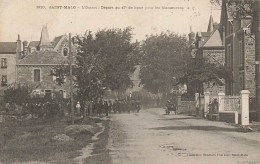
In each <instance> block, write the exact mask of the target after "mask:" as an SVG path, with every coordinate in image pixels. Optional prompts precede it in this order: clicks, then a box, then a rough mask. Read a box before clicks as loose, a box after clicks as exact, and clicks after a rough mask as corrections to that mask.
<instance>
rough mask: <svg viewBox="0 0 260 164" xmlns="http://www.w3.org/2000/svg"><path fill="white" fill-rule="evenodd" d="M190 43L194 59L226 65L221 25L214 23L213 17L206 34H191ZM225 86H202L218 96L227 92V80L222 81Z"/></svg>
mask: <svg viewBox="0 0 260 164" xmlns="http://www.w3.org/2000/svg"><path fill="white" fill-rule="evenodd" d="M189 42H190V45H191V56H192V58H194V59H195V58H201V57H203V58H205V59H207V61H208V62H210V63H214V64H216V65H224V63H225V49H224V45H223V41H222V39H221V34H220V30H219V25H218V24H216V23H214V21H213V17H212V15H211V16H210V19H209V24H208V29H207V31H206V32H197V33H196V34H195V33H193V32H192V30H191V32H190V34H189ZM220 80H221V81H222V83H223V85H217V84H214V83H213V82H209V83H204V84H202V85H203V86H202V89H203V92H211V94H214V95H216V94H218V93H219V92H225V80H224V79H220Z"/></svg>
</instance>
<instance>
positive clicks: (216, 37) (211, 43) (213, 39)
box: [203, 30, 223, 47]
mask: <svg viewBox="0 0 260 164" xmlns="http://www.w3.org/2000/svg"><path fill="white" fill-rule="evenodd" d="M222 46H223V45H222V40H221V37H220V33H219V30H215V31H214V32H213V33H212V35H211V36H210V38H209V39H208V40H207V41H206V42H205V44H204V45H203V47H222Z"/></svg>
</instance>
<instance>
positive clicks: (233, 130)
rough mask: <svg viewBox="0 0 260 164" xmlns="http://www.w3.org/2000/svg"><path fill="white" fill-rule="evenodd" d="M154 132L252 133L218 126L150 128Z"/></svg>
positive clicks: (241, 129)
mask: <svg viewBox="0 0 260 164" xmlns="http://www.w3.org/2000/svg"><path fill="white" fill-rule="evenodd" d="M150 129H154V130H202V131H223V132H243V133H246V132H250V131H248V130H247V129H243V128H223V127H217V126H168V127H158V128H150Z"/></svg>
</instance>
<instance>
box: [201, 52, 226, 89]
mask: <svg viewBox="0 0 260 164" xmlns="http://www.w3.org/2000/svg"><path fill="white" fill-rule="evenodd" d="M203 57H204V58H207V59H208V60H209V61H210V62H211V63H214V64H221V65H224V63H225V50H224V49H222V50H214V49H211V50H203ZM222 81H223V85H214V83H213V82H210V83H207V84H206V83H204V84H203V89H204V92H211V93H212V94H217V93H219V92H225V80H224V79H222Z"/></svg>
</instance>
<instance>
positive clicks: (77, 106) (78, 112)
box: [76, 101, 80, 116]
mask: <svg viewBox="0 0 260 164" xmlns="http://www.w3.org/2000/svg"><path fill="white" fill-rule="evenodd" d="M76 109H77V114H78V115H79V116H80V103H79V101H78V102H77V105H76Z"/></svg>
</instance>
